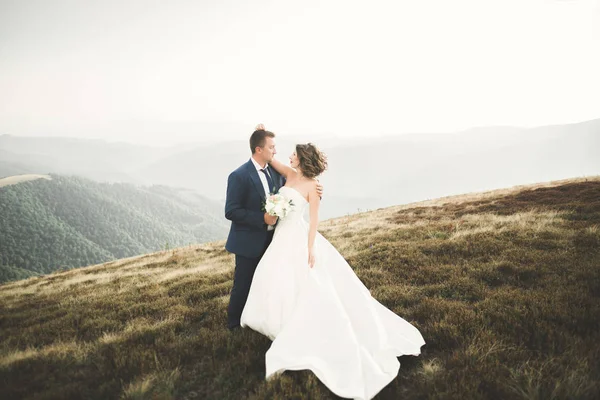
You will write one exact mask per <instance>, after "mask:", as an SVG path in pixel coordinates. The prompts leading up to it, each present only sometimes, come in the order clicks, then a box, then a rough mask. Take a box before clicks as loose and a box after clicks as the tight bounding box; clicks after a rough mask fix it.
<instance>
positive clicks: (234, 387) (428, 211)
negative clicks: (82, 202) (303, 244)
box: [0, 179, 600, 399]
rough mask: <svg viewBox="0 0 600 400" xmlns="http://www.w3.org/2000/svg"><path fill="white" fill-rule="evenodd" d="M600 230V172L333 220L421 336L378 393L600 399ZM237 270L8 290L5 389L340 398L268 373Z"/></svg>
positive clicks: (347, 247) (214, 257) (193, 253)
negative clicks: (413, 353)
mask: <svg viewBox="0 0 600 400" xmlns="http://www.w3.org/2000/svg"><path fill="white" fill-rule="evenodd" d="M599 226H600V179H580V180H571V181H566V182H556V183H553V184H541V185H536V187H535V188H531V187H527V188H513V189H510V190H504V191H495V192H488V193H483V194H470V195H465V196H454V197H452V198H446V199H442V200H436V201H430V202H422V203H419V204H412V205H407V206H398V207H392V208H388V209H383V210H377V211H372V212H368V213H362V214H357V215H352V216H348V217H343V218H338V219H335V220H330V221H325V222H323V223H322V225H321V228H320V230H321V232H322V233H323V234H324V236H326V237H327V238H328V239H329V240H331V242H332V243H333V244H334V245H335V246H336V247H337V248H338V249H339V250H340V251H341V253H342V254H343V255H344V256H345V257H346V259H347V260H348V261H349V262H350V264H351V265H352V266H353V268H354V270H355V271H356V273H357V275H358V276H359V277H360V279H361V280H362V281H363V282H364V283H365V284H366V285H367V286H368V287H369V288H370V290H371V293H372V294H373V296H374V297H375V298H377V299H378V300H379V301H381V302H382V303H383V304H385V305H386V306H387V307H389V308H390V309H392V310H393V311H395V312H396V313H398V314H399V315H401V316H403V317H404V318H406V319H407V320H408V321H410V322H411V323H413V324H414V325H415V326H417V327H418V328H419V330H420V331H421V332H422V333H423V336H424V337H425V340H426V342H427V344H426V345H425V346H424V347H423V353H422V354H421V356H419V357H410V356H409V357H402V358H400V361H401V363H402V368H401V370H400V374H399V376H398V378H397V379H395V380H394V381H393V382H392V383H391V384H390V385H389V386H388V387H386V388H385V389H384V390H383V391H382V392H381V394H380V395H379V396H378V398H382V399H397V398H407V399H447V398H456V399H471V398H489V399H497V398H503V399H504V398H506V399H508V398H510V399H513V398H515V399H519V398H522V399H552V398H554V399H563V398H565V399H568V398H572V399H595V398H597V397H598V396H599V395H600V385H599V382H600V367H598V362H597V360H598V358H599V357H600V345H599V344H598V343H600V299H599V297H600V229H599V228H598V227H599ZM232 267H233V257H232V256H231V255H230V254H227V253H226V252H225V250H224V249H223V243H222V242H219V243H210V244H205V245H198V246H189V247H185V248H180V249H176V250H172V251H164V252H159V253H155V254H149V255H145V256H141V257H132V258H129V259H124V260H119V261H116V262H111V263H106V264H101V265H96V266H90V267H86V268H80V269H77V270H71V271H62V272H57V273H54V274H51V275H48V276H44V277H35V278H30V279H27V280H24V281H18V282H11V283H7V284H4V285H1V286H0V332H1V335H0V382H1V385H0V398H3V399H4V398H6V399H19V398H23V399H65V398H77V399H79V398H86V399H108V398H111V399H113V398H122V399H192V398H215V399H240V398H247V399H266V398H269V399H270V398H282V399H283V398H286V399H287V398H307V399H329V398H334V396H333V395H331V393H330V392H329V391H328V390H327V389H326V388H325V387H324V386H323V385H322V384H321V383H320V382H319V381H318V379H316V378H315V377H314V375H312V374H311V373H310V372H307V371H297V372H286V373H284V374H283V375H281V376H280V377H279V378H277V379H274V380H270V381H268V382H266V381H265V380H264V379H263V378H264V368H265V365H264V354H265V352H266V350H267V349H268V347H269V345H270V341H269V340H268V339H267V338H265V337H263V336H261V335H260V334H258V333H255V332H253V331H251V330H242V331H240V332H237V333H235V334H231V333H230V332H229V331H228V330H227V329H226V327H225V325H226V308H227V302H228V300H229V291H230V289H231V279H232Z"/></svg>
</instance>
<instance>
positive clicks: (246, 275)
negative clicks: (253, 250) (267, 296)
mask: <svg viewBox="0 0 600 400" xmlns="http://www.w3.org/2000/svg"><path fill="white" fill-rule="evenodd" d="M273 232H275V231H268V232H267V238H266V240H265V244H264V247H263V249H262V251H261V253H260V256H259V257H256V258H249V257H244V256H241V255H239V254H236V255H235V271H234V274H233V287H232V288H231V295H230V297H229V306H228V307H227V327H228V328H229V329H234V328H236V327H238V326H240V318H241V317H242V311H244V306H245V305H246V300H247V299H248V293H249V292H250V286H251V285H252V278H253V277H254V271H256V267H257V266H258V263H259V262H260V259H261V258H262V256H263V254H264V253H265V251H267V247H269V244H271V240H273Z"/></svg>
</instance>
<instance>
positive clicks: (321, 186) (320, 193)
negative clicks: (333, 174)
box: [317, 181, 323, 199]
mask: <svg viewBox="0 0 600 400" xmlns="http://www.w3.org/2000/svg"><path fill="white" fill-rule="evenodd" d="M317 194H318V195H319V198H321V199H323V185H321V182H319V181H317Z"/></svg>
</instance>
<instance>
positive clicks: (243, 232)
mask: <svg viewBox="0 0 600 400" xmlns="http://www.w3.org/2000/svg"><path fill="white" fill-rule="evenodd" d="M268 171H269V174H270V175H271V178H272V179H273V184H274V186H275V189H276V191H278V190H279V188H281V187H282V186H283V185H284V184H285V179H284V178H283V177H282V176H281V175H280V174H279V173H278V172H277V171H275V170H274V169H273V168H271V166H269V167H268ZM258 174H259V172H258V171H257V170H256V167H255V166H254V164H253V163H252V160H248V162H247V163H245V164H243V165H242V166H240V167H239V168H238V169H236V170H235V171H233V172H232V173H231V174H229V178H227V198H226V200H225V218H227V219H228V220H230V221H231V228H230V229H229V236H228V237H227V243H226V244H225V248H226V249H227V251H229V252H231V253H234V254H238V255H241V256H244V257H249V258H256V257H260V255H261V254H262V252H263V251H264V249H265V246H266V244H267V234H268V233H267V224H265V221H264V214H265V212H264V211H262V206H263V204H264V203H265V200H266V198H265V189H264V187H263V185H262V183H261V181H260V177H259V176H258Z"/></svg>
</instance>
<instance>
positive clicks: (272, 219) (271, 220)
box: [265, 213, 277, 225]
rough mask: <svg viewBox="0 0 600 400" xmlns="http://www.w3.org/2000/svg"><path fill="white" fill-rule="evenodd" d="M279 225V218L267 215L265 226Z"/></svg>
mask: <svg viewBox="0 0 600 400" xmlns="http://www.w3.org/2000/svg"><path fill="white" fill-rule="evenodd" d="M276 223H277V217H274V216H272V215H269V214H267V213H265V224H267V225H275V224H276Z"/></svg>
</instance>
